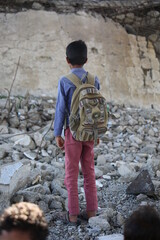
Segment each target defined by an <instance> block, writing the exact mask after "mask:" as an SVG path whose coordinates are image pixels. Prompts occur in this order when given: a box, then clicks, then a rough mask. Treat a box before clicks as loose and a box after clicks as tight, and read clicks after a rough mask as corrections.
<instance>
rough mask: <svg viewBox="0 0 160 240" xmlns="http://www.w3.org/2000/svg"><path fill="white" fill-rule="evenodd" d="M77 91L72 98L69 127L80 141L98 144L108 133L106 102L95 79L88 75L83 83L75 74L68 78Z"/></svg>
mask: <svg viewBox="0 0 160 240" xmlns="http://www.w3.org/2000/svg"><path fill="white" fill-rule="evenodd" d="M66 77H67V78H68V79H69V80H70V81H71V82H72V83H73V84H74V85H75V86H76V89H75V91H74V93H73V96H72V101H71V111H70V117H69V127H70V130H71V133H72V135H73V137H74V138H75V139H76V140H78V141H92V140H94V141H95V143H96V142H97V138H99V137H101V136H102V135H103V134H104V133H105V132H106V131H107V121H108V113H107V106H106V100H105V98H104V97H103V96H102V94H101V93H100V91H99V90H98V89H97V88H96V87H95V86H94V84H95V78H94V77H93V76H92V75H91V74H89V73H87V75H86V82H85V83H83V82H82V81H81V80H80V79H79V78H78V77H77V76H76V75H75V74H73V73H71V74H69V75H67V76H66Z"/></svg>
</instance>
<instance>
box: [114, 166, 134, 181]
mask: <svg viewBox="0 0 160 240" xmlns="http://www.w3.org/2000/svg"><path fill="white" fill-rule="evenodd" d="M118 172H119V174H120V175H121V176H122V177H123V178H124V179H125V180H126V181H130V180H131V179H133V178H135V176H136V175H137V173H136V171H135V168H134V167H133V166H131V165H130V164H125V163H122V164H121V165H120V166H119V167H118Z"/></svg>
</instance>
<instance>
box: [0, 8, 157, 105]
mask: <svg viewBox="0 0 160 240" xmlns="http://www.w3.org/2000/svg"><path fill="white" fill-rule="evenodd" d="M0 26H1V28H0V46H1V48H0V62H1V64H0V65H1V67H0V93H1V94H3V95H6V94H7V91H6V92H5V91H4V89H5V88H6V89H8V90H9V89H10V86H11V84H12V81H13V78H14V74H15V71H16V65H17V62H18V59H19V57H20V64H19V67H18V72H17V75H16V80H15V82H14V85H13V89H12V93H13V94H18V95H25V93H26V92H27V91H29V92H30V93H31V94H35V95H42V94H45V95H50V96H53V97H56V94H57V85H58V79H59V77H60V76H62V75H64V74H66V73H67V72H68V71H69V68H68V66H67V64H66V62H65V47H66V45H67V44H68V43H69V42H70V41H73V40H75V39H83V40H85V41H86V43H87V45H88V55H89V56H88V57H89V60H88V63H87V64H86V69H88V71H90V72H92V73H93V74H97V75H98V77H99V79H100V82H101V85H102V89H103V92H104V95H105V96H106V98H107V100H108V101H111V100H112V101H115V102H120V103H125V104H133V105H139V106H142V105H143V106H151V105H152V106H154V107H156V108H159V103H160V81H159V79H160V72H159V61H158V59H157V57H156V54H155V50H154V47H153V45H152V43H151V42H150V41H148V40H146V38H145V37H140V36H135V35H132V34H128V33H127V32H126V30H125V28H123V27H122V26H121V25H120V24H119V23H116V22H115V21H113V20H111V19H109V18H106V19H104V18H103V17H101V16H100V15H98V14H95V16H92V15H91V14H89V13H88V14H87V13H85V12H83V11H79V12H77V13H76V14H74V13H71V14H67V15H65V14H57V13H56V12H49V11H43V10H39V11H35V10H28V11H25V12H18V13H15V14H12V13H7V14H6V13H1V14H0Z"/></svg>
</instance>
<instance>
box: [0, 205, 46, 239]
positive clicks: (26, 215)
mask: <svg viewBox="0 0 160 240" xmlns="http://www.w3.org/2000/svg"><path fill="white" fill-rule="evenodd" d="M48 233H49V231H48V224H47V221H46V219H45V217H44V213H43V212H42V210H41V209H40V208H39V207H38V205H36V204H34V203H29V202H19V203H16V204H13V205H12V206H10V207H8V208H6V209H5V210H4V212H3V213H2V215H1V216H0V240H33V239H34V240H46V239H47V236H48Z"/></svg>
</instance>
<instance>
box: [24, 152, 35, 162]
mask: <svg viewBox="0 0 160 240" xmlns="http://www.w3.org/2000/svg"><path fill="white" fill-rule="evenodd" d="M24 156H25V157H27V158H29V159H31V160H34V159H36V156H37V154H36V153H34V152H31V151H30V150H29V151H26V152H24Z"/></svg>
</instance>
